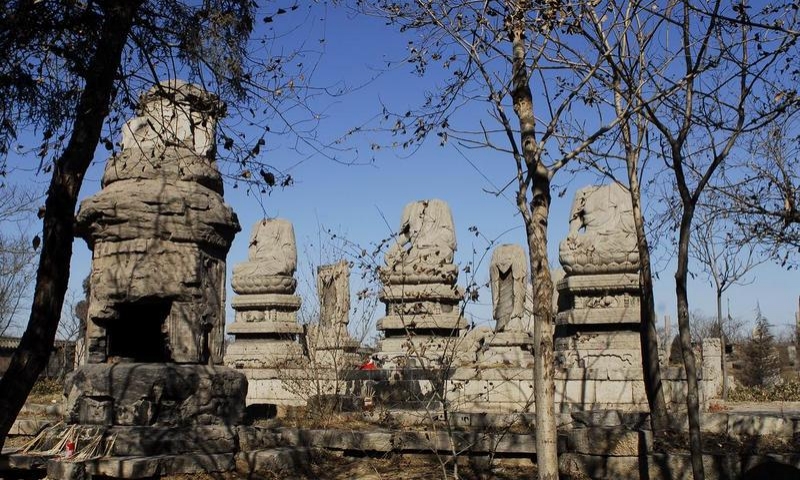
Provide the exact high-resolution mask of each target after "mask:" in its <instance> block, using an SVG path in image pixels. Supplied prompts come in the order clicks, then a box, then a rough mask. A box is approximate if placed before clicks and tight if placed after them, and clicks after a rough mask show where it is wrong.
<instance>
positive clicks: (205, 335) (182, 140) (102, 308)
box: [66, 80, 247, 448]
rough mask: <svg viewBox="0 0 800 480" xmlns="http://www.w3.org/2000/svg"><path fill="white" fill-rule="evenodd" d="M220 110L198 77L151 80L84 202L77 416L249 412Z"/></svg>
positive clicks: (132, 421) (134, 418)
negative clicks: (238, 353)
mask: <svg viewBox="0 0 800 480" xmlns="http://www.w3.org/2000/svg"><path fill="white" fill-rule="evenodd" d="M223 112H224V106H223V105H222V104H221V103H220V102H219V100H218V99H217V98H216V97H215V96H214V95H212V94H210V93H208V92H205V91H203V90H202V89H200V88H199V87H197V86H195V85H191V84H187V83H184V82H181V81H177V80H173V81H168V82H163V83H161V84H159V85H157V86H155V87H153V88H152V89H151V90H150V91H148V92H147V93H146V94H144V95H143V96H142V97H141V100H140V105H139V107H138V109H137V112H136V113H137V116H136V117H135V118H134V119H132V120H130V121H129V122H128V123H127V124H126V126H125V129H124V130H123V139H122V147H123V148H122V151H121V152H120V153H119V154H116V155H114V156H113V157H111V159H109V161H108V163H107V165H106V169H105V173H104V175H103V180H102V190H101V191H100V192H99V193H97V194H95V195H93V196H92V197H89V198H88V199H86V200H84V201H83V202H82V203H81V208H80V211H79V213H78V216H77V222H76V231H77V233H78V235H80V236H81V237H83V238H84V240H86V242H87V243H88V245H89V248H91V249H92V271H91V285H92V288H91V298H90V301H89V311H88V319H87V332H86V343H87V353H88V355H87V359H86V361H87V364H86V365H83V366H81V367H79V368H78V369H77V370H76V372H75V373H74V375H73V376H72V377H71V378H70V380H69V382H68V384H67V387H66V389H67V394H68V400H67V419H68V422H70V423H77V424H92V425H105V426H109V427H110V426H115V427H116V426H136V427H142V426H144V427H153V428H156V427H160V428H172V427H174V426H176V425H180V426H183V427H186V426H192V425H195V426H196V425H214V424H224V425H230V424H235V423H237V422H239V421H240V420H241V419H242V415H243V411H244V397H245V394H246V391H247V381H246V380H245V378H244V376H243V375H241V374H240V373H238V372H235V371H233V370H231V369H228V368H225V367H222V366H221V364H222V355H223V341H224V327H225V256H226V255H227V252H228V249H229V248H230V245H231V242H232V241H233V237H234V235H235V234H236V233H237V232H238V231H239V230H240V227H239V222H238V220H237V217H236V214H235V213H234V212H233V210H231V208H230V207H229V206H228V205H226V204H225V203H224V201H223V198H222V194H223V188H222V180H221V177H220V174H219V172H218V171H217V168H216V165H215V158H214V130H215V125H216V119H217V117H218V116H219V115H220V114H222V113H223ZM226 428H228V427H226ZM137 432H139V433H138V434H141V435H147V434H145V433H142V432H145V431H144V430H141V431H140V430H137ZM187 436H188V437H192V434H191V433H187ZM188 437H187V438H188ZM190 443H191V441H189V440H187V443H186V445H189V444H190ZM187 448H189V447H187Z"/></svg>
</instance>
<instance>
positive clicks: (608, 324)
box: [555, 183, 641, 370]
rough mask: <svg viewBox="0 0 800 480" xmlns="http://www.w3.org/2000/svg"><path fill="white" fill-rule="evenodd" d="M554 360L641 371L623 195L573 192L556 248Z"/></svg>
mask: <svg viewBox="0 0 800 480" xmlns="http://www.w3.org/2000/svg"><path fill="white" fill-rule="evenodd" d="M559 258H560V260H561V265H562V266H563V268H564V272H565V274H566V275H565V277H564V278H563V279H562V280H560V281H559V282H558V285H557V289H558V293H559V295H558V298H559V300H558V303H559V308H558V314H557V316H556V325H557V327H556V340H555V346H556V350H557V351H556V358H557V360H558V361H560V362H561V365H562V366H564V367H566V368H576V367H577V368H587V369H598V368H603V369H613V370H619V369H627V368H632V369H636V368H638V369H639V370H641V353H640V340H639V324H640V321H641V320H640V295H639V253H638V251H637V248H636V233H635V230H634V224H633V208H632V206H631V199H630V194H629V193H628V191H627V190H626V189H625V188H624V187H622V186H621V185H619V184H616V183H614V184H611V185H604V186H590V187H586V188H583V189H581V190H579V191H578V192H577V194H576V196H575V201H574V202H573V205H572V210H571V213H570V227H569V233H568V235H567V238H566V239H565V240H564V241H563V242H561V244H560V246H559Z"/></svg>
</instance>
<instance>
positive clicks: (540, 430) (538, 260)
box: [525, 168, 558, 480]
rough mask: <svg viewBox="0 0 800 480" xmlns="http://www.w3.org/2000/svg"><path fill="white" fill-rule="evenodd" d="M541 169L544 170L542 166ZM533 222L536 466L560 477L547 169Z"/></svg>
mask: <svg viewBox="0 0 800 480" xmlns="http://www.w3.org/2000/svg"><path fill="white" fill-rule="evenodd" d="M540 170H544V169H543V168H541V169H540ZM531 189H532V191H533V200H532V201H531V222H528V223H529V224H528V225H526V226H525V227H526V233H527V236H528V248H529V250H530V266H531V282H533V318H534V324H533V325H534V326H533V342H534V352H535V353H536V363H535V364H534V370H533V390H534V400H535V402H536V465H537V467H538V469H539V480H557V479H558V450H557V444H556V417H555V399H554V396H555V384H554V380H553V373H554V368H555V367H554V365H555V364H554V361H553V325H554V320H555V317H554V315H553V278H552V277H551V276H550V265H549V264H548V261H547V218H548V215H549V213H550V179H549V177H548V175H547V172H546V171H545V172H540V171H537V172H536V173H535V174H534V176H533V185H532V187H531Z"/></svg>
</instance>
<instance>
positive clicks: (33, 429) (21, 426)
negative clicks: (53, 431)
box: [8, 418, 54, 437]
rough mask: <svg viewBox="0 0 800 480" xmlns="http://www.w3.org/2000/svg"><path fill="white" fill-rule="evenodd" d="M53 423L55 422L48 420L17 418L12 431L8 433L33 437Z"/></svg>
mask: <svg viewBox="0 0 800 480" xmlns="http://www.w3.org/2000/svg"><path fill="white" fill-rule="evenodd" d="M53 423H54V421H53V420H47V419H34V418H17V419H16V420H15V421H14V424H13V425H11V430H9V431H8V434H9V435H21V436H28V437H33V436H35V435H38V434H39V432H41V431H42V430H43V429H44V428H46V427H49V426H50V425H52V424H53Z"/></svg>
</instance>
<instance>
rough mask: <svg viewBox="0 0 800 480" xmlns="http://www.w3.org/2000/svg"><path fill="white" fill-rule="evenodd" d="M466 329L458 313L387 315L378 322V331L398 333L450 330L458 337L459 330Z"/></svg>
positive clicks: (463, 320) (465, 321) (464, 320)
mask: <svg viewBox="0 0 800 480" xmlns="http://www.w3.org/2000/svg"><path fill="white" fill-rule="evenodd" d="M464 328H467V320H466V319H465V318H464V317H463V316H461V314H459V313H458V312H455V313H441V314H436V315H427V314H419V315H413V314H409V315H387V316H385V317H383V318H381V319H380V320H378V324H377V329H378V330H382V331H385V330H396V331H398V333H403V332H414V331H416V330H452V331H453V335H458V333H459V331H460V330H461V329H464Z"/></svg>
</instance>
